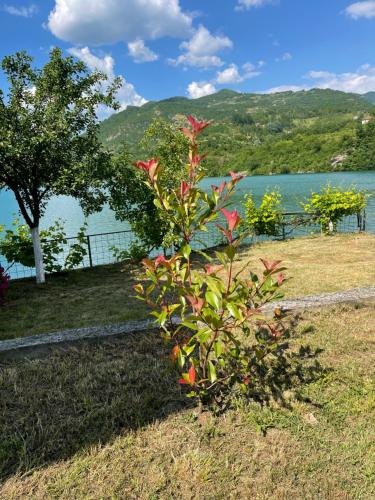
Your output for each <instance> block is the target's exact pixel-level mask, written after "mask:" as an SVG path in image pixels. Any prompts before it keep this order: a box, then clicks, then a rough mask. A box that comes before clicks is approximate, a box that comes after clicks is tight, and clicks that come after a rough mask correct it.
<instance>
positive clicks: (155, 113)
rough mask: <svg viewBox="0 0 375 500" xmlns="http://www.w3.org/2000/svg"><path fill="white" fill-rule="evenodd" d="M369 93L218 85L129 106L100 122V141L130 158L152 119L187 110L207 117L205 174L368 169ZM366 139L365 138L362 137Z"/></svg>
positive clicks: (140, 150) (177, 116)
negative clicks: (255, 90) (204, 92)
mask: <svg viewBox="0 0 375 500" xmlns="http://www.w3.org/2000/svg"><path fill="white" fill-rule="evenodd" d="M373 104H374V99H373V95H372V93H369V94H368V95H365V96H360V95H358V94H348V93H344V92H339V91H334V90H329V89H327V90H321V89H314V90H309V91H300V92H282V93H277V94H268V95H260V94H243V93H237V92H234V91H229V90H222V91H220V92H218V93H216V94H213V95H210V96H206V97H202V98H199V99H192V100H191V99H190V100H189V99H187V98H184V97H174V98H170V99H165V100H163V101H159V102H149V103H147V104H145V105H144V106H142V107H139V108H136V107H129V108H128V109H126V110H125V111H122V112H120V113H117V114H115V115H113V116H111V117H110V118H109V119H107V120H105V121H104V122H102V124H101V126H100V131H99V137H100V139H101V141H102V142H103V144H104V146H105V147H106V148H108V149H110V150H114V151H119V150H120V148H121V147H122V144H123V143H126V144H127V145H128V147H129V148H130V151H131V153H132V154H133V155H134V157H135V158H137V157H143V156H144V155H146V156H147V154H149V153H150V150H147V148H145V145H144V143H142V142H141V139H142V137H143V134H144V132H145V131H146V129H147V128H148V127H149V126H150V124H152V122H153V120H155V119H158V120H160V119H164V120H167V121H174V122H175V124H176V126H177V127H178V126H180V125H181V124H182V123H183V119H184V116H185V115H186V114H189V113H191V114H194V115H195V116H197V117H201V118H204V119H206V120H213V124H212V125H211V127H210V128H209V129H208V130H207V131H205V133H204V134H203V136H202V140H201V143H202V147H203V149H204V150H205V151H207V152H208V153H209V155H208V159H207V160H206V169H207V173H208V175H213V176H220V175H226V174H227V173H228V171H229V170H233V169H234V170H237V171H239V170H246V171H247V172H248V174H249V175H262V174H271V173H273V174H276V173H296V172H330V171H339V170H372V169H374V168H375V138H374V137H375V135H374V127H375V126H374V123H373V122H371V121H370V123H364V124H363V125H362V121H366V120H367V119H369V118H370V117H371V116H373V113H374V110H375V107H374V105H373ZM364 136H366V137H364Z"/></svg>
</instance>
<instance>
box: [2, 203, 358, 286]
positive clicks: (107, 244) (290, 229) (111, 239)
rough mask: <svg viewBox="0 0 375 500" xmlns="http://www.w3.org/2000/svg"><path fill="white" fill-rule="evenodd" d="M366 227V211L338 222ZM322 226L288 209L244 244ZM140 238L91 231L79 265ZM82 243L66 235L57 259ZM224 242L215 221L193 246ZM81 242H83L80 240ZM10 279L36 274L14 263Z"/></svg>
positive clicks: (98, 261) (100, 260)
mask: <svg viewBox="0 0 375 500" xmlns="http://www.w3.org/2000/svg"><path fill="white" fill-rule="evenodd" d="M365 230H366V213H365V212H361V213H359V214H357V215H352V216H349V217H346V218H344V219H343V220H342V221H340V222H339V224H338V226H337V231H338V232H341V233H354V232H362V231H365ZM320 232H321V227H320V225H319V224H318V223H317V222H314V221H312V220H310V219H308V217H307V216H306V214H304V213H300V212H288V213H285V214H284V223H283V224H282V226H281V228H280V233H279V235H277V236H276V237H274V236H263V235H262V236H257V237H248V238H246V239H245V240H244V241H243V244H245V245H251V244H252V243H254V242H255V241H257V242H258V241H267V240H272V239H274V240H275V239H276V240H285V239H288V238H293V237H299V236H308V235H313V234H319V233H320ZM136 242H137V238H136V236H135V235H134V234H133V232H132V231H130V230H127V231H115V232H109V233H98V234H88V235H86V236H85V243H84V245H83V246H84V248H85V255H84V257H83V260H82V262H81V264H80V265H79V267H80V268H89V267H95V266H100V265H105V264H113V263H115V262H116V261H117V257H116V252H115V250H114V249H115V248H117V249H118V250H120V251H128V250H129V249H130V248H131V245H132V244H134V243H136ZM77 243H80V242H79V240H78V238H76V237H73V238H67V243H66V244H65V245H63V249H62V252H61V253H60V254H59V257H58V262H59V263H61V264H63V263H64V261H65V258H66V257H67V256H68V255H69V252H70V250H71V248H72V246H73V245H75V244H77ZM223 243H224V240H223V235H222V233H221V232H220V231H219V229H218V228H217V226H216V225H215V224H211V225H210V227H209V230H208V231H207V232H201V233H200V234H199V237H197V238H196V239H195V240H194V241H193V243H192V247H193V249H194V250H204V249H210V248H213V247H216V246H219V245H221V244H223ZM81 244H82V243H81ZM161 252H162V249H155V250H153V251H152V252H151V254H150V256H151V257H153V256H155V255H158V254H160V253H161ZM0 266H2V267H4V268H5V269H7V267H8V266H9V264H8V263H7V262H6V261H5V259H4V258H3V257H2V256H1V255H0ZM8 274H10V277H11V279H20V278H28V277H32V276H35V269H34V268H32V267H25V266H22V265H20V264H14V265H12V266H11V267H9V269H8Z"/></svg>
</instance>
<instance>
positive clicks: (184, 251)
mask: <svg viewBox="0 0 375 500" xmlns="http://www.w3.org/2000/svg"><path fill="white" fill-rule="evenodd" d="M180 252H181V253H182V255H183V256H184V257H185V259H188V258H189V255H190V254H191V246H190V245H184V246H183V247H182V248H181V250H180Z"/></svg>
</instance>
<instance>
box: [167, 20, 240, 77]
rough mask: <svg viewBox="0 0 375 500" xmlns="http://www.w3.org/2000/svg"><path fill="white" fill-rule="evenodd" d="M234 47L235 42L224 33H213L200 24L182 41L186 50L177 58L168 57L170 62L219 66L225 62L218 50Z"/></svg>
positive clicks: (183, 48)
mask: <svg viewBox="0 0 375 500" xmlns="http://www.w3.org/2000/svg"><path fill="white" fill-rule="evenodd" d="M232 47H233V42H232V40H230V39H229V38H228V37H227V36H224V35H216V36H215V35H212V34H211V33H210V32H209V30H208V29H207V28H205V27H204V26H202V25H201V26H199V28H198V29H197V30H196V31H195V32H194V34H193V36H192V37H191V39H190V40H188V41H187V42H182V44H181V45H180V49H181V50H183V51H184V53H183V54H181V55H180V56H178V58H177V59H168V62H169V64H172V65H174V66H178V65H180V64H182V65H183V66H195V67H198V68H210V67H219V66H222V65H223V64H224V63H223V61H222V60H221V59H220V57H219V56H217V52H220V51H222V50H224V49H230V48H232Z"/></svg>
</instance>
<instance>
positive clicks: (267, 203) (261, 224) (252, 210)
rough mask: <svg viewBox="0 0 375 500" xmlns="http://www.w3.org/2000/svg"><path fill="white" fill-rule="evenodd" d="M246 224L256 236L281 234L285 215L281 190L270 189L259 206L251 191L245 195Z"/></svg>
mask: <svg viewBox="0 0 375 500" xmlns="http://www.w3.org/2000/svg"><path fill="white" fill-rule="evenodd" d="M244 207H245V214H246V226H247V228H248V229H249V231H250V232H251V233H252V234H254V235H255V236H261V235H265V236H279V235H280V234H281V232H282V224H283V222H284V215H283V210H282V205H281V194H280V193H279V191H276V190H274V191H270V192H267V193H265V194H264V195H263V198H262V201H261V203H260V205H259V207H257V206H256V204H255V201H254V197H253V195H252V194H251V193H250V194H248V195H246V197H245V203H244Z"/></svg>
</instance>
